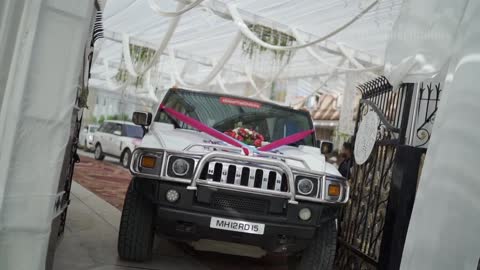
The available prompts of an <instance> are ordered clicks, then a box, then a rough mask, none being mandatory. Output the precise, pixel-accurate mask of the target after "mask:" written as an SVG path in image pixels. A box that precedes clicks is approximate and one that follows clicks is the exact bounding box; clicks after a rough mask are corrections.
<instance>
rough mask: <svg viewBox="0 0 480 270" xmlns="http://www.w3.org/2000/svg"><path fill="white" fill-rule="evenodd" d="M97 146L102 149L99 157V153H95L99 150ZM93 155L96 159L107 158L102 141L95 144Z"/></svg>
mask: <svg viewBox="0 0 480 270" xmlns="http://www.w3.org/2000/svg"><path fill="white" fill-rule="evenodd" d="M97 147H100V151H101V154H100V156H99V157H97V155H96V154H95V153H96V152H97ZM93 157H94V158H95V159H96V160H103V159H104V158H105V154H104V153H103V148H102V145H101V144H100V143H97V145H95V149H93Z"/></svg>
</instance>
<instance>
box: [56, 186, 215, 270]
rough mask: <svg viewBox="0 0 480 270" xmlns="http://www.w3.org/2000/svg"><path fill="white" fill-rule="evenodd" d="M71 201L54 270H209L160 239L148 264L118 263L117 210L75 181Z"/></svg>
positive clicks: (118, 214)
mask: <svg viewBox="0 0 480 270" xmlns="http://www.w3.org/2000/svg"><path fill="white" fill-rule="evenodd" d="M71 200H72V202H71V204H70V206H69V208H68V218H67V223H66V224H67V227H66V230H65V235H64V238H63V240H62V241H61V243H60V245H59V246H58V248H57V251H56V254H55V262H54V267H53V269H54V270H66V269H68V270H87V269H88V270H129V269H132V270H133V269H137V270H138V269H144V270H147V269H152V270H157V269H175V270H190V269H199V270H202V269H206V270H207V269H209V268H207V267H206V266H203V265H202V264H200V263H199V262H198V261H197V260H195V259H193V258H192V257H191V256H190V255H188V254H186V253H185V252H184V251H183V250H182V249H181V248H179V247H178V246H175V245H174V244H172V243H170V242H168V241H166V240H163V239H156V243H155V249H154V250H155V251H154V259H153V260H152V261H151V262H148V263H141V264H140V263H131V262H125V261H121V260H120V259H118V257H117V234H118V224H119V222H120V211H119V210H118V209H116V208H115V207H113V206H112V205H110V204H108V203H107V202H105V201H104V200H102V199H100V198H99V197H97V196H96V195H95V194H93V193H92V192H90V191H89V190H87V189H85V188H83V187H82V186H80V185H79V184H77V183H75V182H74V183H73V185H72V195H71Z"/></svg>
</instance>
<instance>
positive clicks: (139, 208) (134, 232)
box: [118, 181, 154, 262]
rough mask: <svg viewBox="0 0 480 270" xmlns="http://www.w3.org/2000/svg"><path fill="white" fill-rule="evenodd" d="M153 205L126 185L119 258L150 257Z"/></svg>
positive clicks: (141, 259) (140, 258) (119, 240)
mask: <svg viewBox="0 0 480 270" xmlns="http://www.w3.org/2000/svg"><path fill="white" fill-rule="evenodd" d="M153 232H154V230H153V205H152V203H151V202H149V201H148V200H147V199H145V198H144V197H143V196H142V195H141V194H139V193H138V192H136V191H135V189H134V184H133V181H132V182H130V185H129V186H128V190H127V194H126V196H125V203H124V205H123V210H122V218H121V221H120V229H119V233H118V255H119V257H120V258H121V259H124V260H128V261H135V262H143V261H147V260H150V259H151V258H152V248H153V239H154V234H153Z"/></svg>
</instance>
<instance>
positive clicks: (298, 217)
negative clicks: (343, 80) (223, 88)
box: [118, 88, 349, 270]
mask: <svg viewBox="0 0 480 270" xmlns="http://www.w3.org/2000/svg"><path fill="white" fill-rule="evenodd" d="M165 108H169V109H171V110H175V112H176V114H175V115H172V114H171V113H168V112H167V111H166V109H165ZM178 113H179V114H182V115H184V116H186V118H190V119H195V120H196V121H198V122H201V123H203V124H204V125H205V126H208V127H210V128H213V129H215V130H216V131H217V132H218V133H223V132H227V133H231V130H232V129H235V128H238V127H243V128H246V129H248V130H255V131H256V132H258V133H260V134H262V136H263V139H264V141H265V142H264V143H263V145H265V144H267V143H268V142H274V141H277V140H279V139H282V138H285V137H287V136H289V135H291V134H295V133H298V132H301V131H306V130H307V131H308V130H312V129H313V123H312V120H311V118H310V115H309V113H308V112H304V111H297V110H293V109H291V108H288V107H283V106H279V105H276V104H273V103H267V102H261V101H258V100H252V99H247V98H243V97H234V96H229V95H220V94H214V93H206V92H199V91H192V90H184V89H176V88H174V89H170V90H169V91H168V92H167V94H166V95H165V97H164V99H163V101H162V105H161V106H160V107H159V109H158V111H157V113H156V115H155V117H154V118H153V116H152V114H150V113H140V112H137V113H134V117H133V121H134V122H135V123H136V124H139V125H141V126H143V128H144V129H145V132H146V134H145V136H144V138H143V140H142V142H141V144H140V145H139V146H138V147H137V148H136V149H135V151H134V152H133V153H132V162H131V164H130V171H131V173H132V175H133V178H132V181H131V183H130V186H129V188H128V191H127V194H126V197H125V203H124V208H123V212H122V218H121V224H120V230H119V239H118V253H119V256H120V257H121V258H122V259H126V260H133V261H144V260H148V259H150V258H151V256H152V243H153V239H154V233H158V234H161V235H163V236H166V237H168V238H171V239H174V240H182V241H187V242H190V243H198V241H200V240H205V239H208V241H211V240H215V241H221V243H223V244H225V243H235V244H234V245H236V246H238V244H242V245H249V246H255V247H259V248H261V249H262V250H263V251H265V252H269V253H283V254H286V255H288V256H289V258H291V260H289V261H290V262H293V263H292V265H294V266H292V267H293V268H295V269H304V270H306V269H309V270H310V269H312V270H320V269H331V267H332V264H333V258H334V255H335V248H336V218H337V213H338V212H339V209H340V207H341V205H342V204H344V203H345V202H347V200H348V196H349V194H348V193H349V186H348V183H347V182H346V180H345V179H344V178H342V177H341V176H340V174H339V172H338V171H337V169H336V168H335V167H334V166H333V165H331V164H329V163H327V162H325V157H324V156H323V155H322V154H321V152H320V148H319V146H320V145H318V143H317V142H316V140H315V137H314V134H310V135H308V136H306V137H304V138H302V139H301V140H299V141H296V142H294V143H290V144H289V145H283V146H280V147H278V148H276V149H274V150H271V151H259V150H257V151H256V150H253V151H248V152H246V151H242V148H239V147H236V146H232V145H229V144H227V143H225V142H224V141H223V140H221V139H218V137H217V136H211V135H209V133H208V132H205V131H204V130H203V131H199V130H197V129H194V128H192V123H191V122H192V121H186V120H185V118H181V117H178ZM152 118H153V119H152ZM152 120H153V121H152ZM213 135H215V134H213ZM237 139H239V138H237ZM327 146H328V145H327ZM322 148H323V147H322ZM327 148H328V147H327ZM259 149H261V148H259Z"/></svg>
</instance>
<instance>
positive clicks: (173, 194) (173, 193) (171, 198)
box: [165, 189, 180, 203]
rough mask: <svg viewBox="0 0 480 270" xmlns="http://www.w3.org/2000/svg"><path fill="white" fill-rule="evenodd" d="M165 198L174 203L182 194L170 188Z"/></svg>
mask: <svg viewBox="0 0 480 270" xmlns="http://www.w3.org/2000/svg"><path fill="white" fill-rule="evenodd" d="M165 198H166V199H167V201H168V202H171V203H173V202H176V201H178V199H179V198H180V194H179V193H178V191H176V190H175V189H170V190H168V191H167V193H166V194H165Z"/></svg>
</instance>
